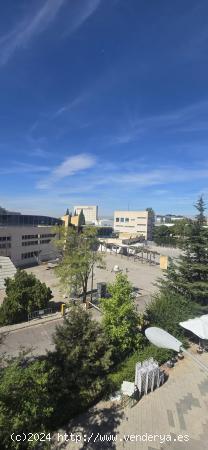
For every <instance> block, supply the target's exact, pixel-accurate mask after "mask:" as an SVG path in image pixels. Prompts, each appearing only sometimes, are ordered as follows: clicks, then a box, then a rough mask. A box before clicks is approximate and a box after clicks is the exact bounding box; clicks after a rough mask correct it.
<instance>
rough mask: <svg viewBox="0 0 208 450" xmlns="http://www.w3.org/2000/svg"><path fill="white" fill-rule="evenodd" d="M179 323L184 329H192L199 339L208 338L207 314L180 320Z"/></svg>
mask: <svg viewBox="0 0 208 450" xmlns="http://www.w3.org/2000/svg"><path fill="white" fill-rule="evenodd" d="M180 325H181V327H183V328H185V329H186V330H189V331H192V333H194V334H195V335H196V336H198V337H199V338H200V339H208V314H205V315H203V316H200V317H196V318H195V319H189V320H186V321H185V322H180Z"/></svg>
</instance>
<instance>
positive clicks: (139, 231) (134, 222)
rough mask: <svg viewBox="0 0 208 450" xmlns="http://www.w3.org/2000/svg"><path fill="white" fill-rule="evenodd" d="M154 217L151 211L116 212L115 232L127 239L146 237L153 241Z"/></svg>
mask: <svg viewBox="0 0 208 450" xmlns="http://www.w3.org/2000/svg"><path fill="white" fill-rule="evenodd" d="M153 226H154V215H153V214H151V212H149V211H115V212H114V231H116V232H119V234H121V236H122V235H123V236H124V235H126V236H127V237H135V236H144V238H145V239H146V240H151V239H152V231H153Z"/></svg>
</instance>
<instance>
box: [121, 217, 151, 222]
mask: <svg viewBox="0 0 208 450" xmlns="http://www.w3.org/2000/svg"><path fill="white" fill-rule="evenodd" d="M135 220H136V219H129V217H116V222H129V221H131V222H135ZM137 220H144V221H145V222H146V217H137Z"/></svg>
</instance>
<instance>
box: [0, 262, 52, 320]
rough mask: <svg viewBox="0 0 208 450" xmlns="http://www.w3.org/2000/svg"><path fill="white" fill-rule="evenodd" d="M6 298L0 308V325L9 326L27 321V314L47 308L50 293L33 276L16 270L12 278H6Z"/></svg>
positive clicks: (50, 296) (43, 284)
mask: <svg viewBox="0 0 208 450" xmlns="http://www.w3.org/2000/svg"><path fill="white" fill-rule="evenodd" d="M5 286H6V297H5V298H4V301H3V303H2V305H1V307H0V323H1V324H2V325H10V324H13V323H18V322H22V321H24V320H27V319H28V314H29V313H31V312H33V311H36V310H39V309H44V308H47V306H48V302H49V300H50V299H51V298H52V292H51V290H50V288H48V287H47V286H46V284H45V283H41V282H40V280H38V279H37V278H36V277H35V275H33V274H28V273H27V272H25V271H24V270H17V272H16V274H15V276H14V278H6V280H5Z"/></svg>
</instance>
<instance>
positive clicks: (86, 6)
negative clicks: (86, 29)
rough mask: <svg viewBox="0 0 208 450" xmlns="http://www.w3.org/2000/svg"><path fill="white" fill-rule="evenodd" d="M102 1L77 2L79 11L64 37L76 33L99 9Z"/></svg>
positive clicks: (83, 0) (76, 12) (75, 13)
mask: <svg viewBox="0 0 208 450" xmlns="http://www.w3.org/2000/svg"><path fill="white" fill-rule="evenodd" d="M101 1H102V0H82V1H78V0H77V2H76V7H77V10H76V11H75V12H74V14H73V17H72V21H71V23H70V24H69V27H68V30H67V31H66V32H64V36H67V35H70V34H71V33H73V32H75V31H76V30H77V29H78V28H79V27H80V26H81V25H82V24H83V23H84V22H85V21H86V20H87V19H88V18H89V17H90V16H91V15H92V14H93V13H94V12H95V11H96V10H97V8H98V6H99V5H100V3H101Z"/></svg>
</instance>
